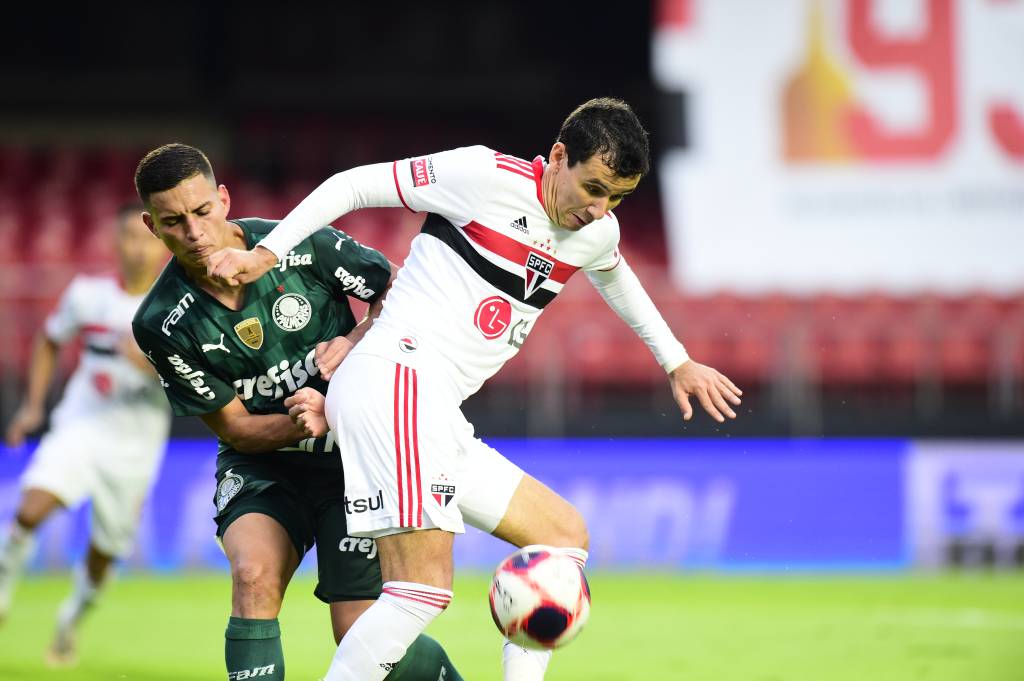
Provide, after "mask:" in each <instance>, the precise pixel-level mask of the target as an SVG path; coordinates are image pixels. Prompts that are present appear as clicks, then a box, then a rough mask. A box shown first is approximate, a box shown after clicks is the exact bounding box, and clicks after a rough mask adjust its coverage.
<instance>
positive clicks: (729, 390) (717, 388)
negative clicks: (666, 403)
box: [668, 359, 743, 423]
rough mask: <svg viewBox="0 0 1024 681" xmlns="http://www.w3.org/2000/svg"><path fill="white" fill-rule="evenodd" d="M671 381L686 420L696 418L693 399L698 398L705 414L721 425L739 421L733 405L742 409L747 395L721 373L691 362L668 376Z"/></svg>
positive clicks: (674, 394)
mask: <svg viewBox="0 0 1024 681" xmlns="http://www.w3.org/2000/svg"><path fill="white" fill-rule="evenodd" d="M668 380H669V383H670V384H671V386H672V396H673V397H675V398H676V403H677V404H679V409H680V410H681V411H682V412H683V420H685V421H689V420H690V419H691V418H693V407H692V406H690V395H693V396H694V397H696V398H697V401H698V402H700V406H702V407H704V411H706V412H707V413H709V414H711V417H712V418H713V419H715V420H716V421H718V422H719V423H724V422H725V417H726V416H728V417H729V418H731V419H734V418H736V412H734V411H733V410H732V408H731V407H730V406H729V403H732V404H733V405H735V406H739V404H740V395H742V394H743V391H742V390H740V389H739V388H737V387H736V385H735V384H734V383H733V382H732V381H730V380H729V379H728V377H726V376H725V375H724V374H721V373H719V372H718V371H717V370H715V369H713V368H711V367H709V366H706V365H704V364H698V363H697V362H695V361H693V360H692V359H690V360H687V361H686V362H683V363H682V364H680V365H679V366H678V367H676V368H675V369H674V370H673V371H672V373H670V374H669V375H668ZM723 415H724V416H723Z"/></svg>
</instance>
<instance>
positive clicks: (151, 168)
mask: <svg viewBox="0 0 1024 681" xmlns="http://www.w3.org/2000/svg"><path fill="white" fill-rule="evenodd" d="M198 174H202V175H203V177H205V178H206V179H208V180H210V181H211V182H216V180H215V179H214V177H213V167H212V166H211V165H210V159H208V158H206V154H204V153H203V152H201V151H199V150H198V149H196V148H195V147H190V146H188V145H187V144H165V145H163V146H162V147H157V148H156V149H154V150H153V151H151V152H149V153H148V154H146V155H145V156H143V157H142V160H141V161H139V167H138V168H136V169H135V191H136V192H138V194H139V198H140V199H142V202H143V203H147V204H148V203H149V197H150V196H151V195H153V194H156V193H157V192H163V191H167V190H168V189H173V188H174V187H176V186H178V184H179V183H181V182H183V181H185V180H187V179H189V178H190V177H194V176H195V175H198Z"/></svg>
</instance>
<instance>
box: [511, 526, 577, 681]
mask: <svg viewBox="0 0 1024 681" xmlns="http://www.w3.org/2000/svg"><path fill="white" fill-rule="evenodd" d="M532 548H540V549H549V548H551V547H548V546H536V547H535V546H524V547H523V550H529V549H532ZM555 550H556V551H558V552H559V553H563V554H565V555H567V556H569V557H570V558H572V559H573V560H574V561H576V563H577V564H578V565H579V566H580V568H582V567H583V566H584V565H586V564H587V557H588V555H589V554H588V553H587V552H586V551H585V550H583V549H574V548H556V549H555ZM550 661H551V651H550V650H529V649H527V648H524V647H522V646H520V645H516V644H515V643H512V642H511V641H505V645H504V647H503V648H502V650H501V664H502V668H503V669H504V674H505V676H504V679H505V681H542V680H543V679H544V674H545V672H547V669H548V663H549V662H550Z"/></svg>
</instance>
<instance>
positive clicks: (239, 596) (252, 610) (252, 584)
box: [231, 558, 284, 617]
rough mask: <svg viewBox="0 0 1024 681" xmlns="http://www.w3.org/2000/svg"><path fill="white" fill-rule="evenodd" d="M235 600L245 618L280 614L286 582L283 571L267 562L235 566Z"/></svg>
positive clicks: (237, 562)
mask: <svg viewBox="0 0 1024 681" xmlns="http://www.w3.org/2000/svg"><path fill="white" fill-rule="evenodd" d="M231 586H232V594H233V599H232V600H233V601H234V603H235V606H236V609H237V610H239V611H240V614H241V616H242V617H251V616H254V615H265V614H266V613H267V612H268V611H273V612H274V614H275V615H276V612H277V610H279V609H280V607H281V599H282V596H283V593H284V581H283V580H282V578H281V575H280V572H279V571H278V570H275V569H273V568H272V567H271V566H269V565H267V564H266V563H265V562H263V561H259V560H249V559H245V558H243V559H240V560H238V561H236V562H235V563H234V564H232V566H231Z"/></svg>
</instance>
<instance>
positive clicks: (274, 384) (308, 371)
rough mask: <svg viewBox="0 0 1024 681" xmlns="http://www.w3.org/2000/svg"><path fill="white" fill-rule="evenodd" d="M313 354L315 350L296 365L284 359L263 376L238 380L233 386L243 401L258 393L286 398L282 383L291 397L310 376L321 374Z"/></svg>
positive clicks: (274, 397) (276, 397) (275, 397)
mask: <svg viewBox="0 0 1024 681" xmlns="http://www.w3.org/2000/svg"><path fill="white" fill-rule="evenodd" d="M313 352H314V351H313V350H310V351H309V352H308V353H307V354H306V356H305V358H303V359H300V360H298V361H296V362H294V363H292V362H290V361H289V360H287V359H282V360H281V361H280V362H279V363H277V364H275V365H274V366H272V367H270V368H269V369H267V370H266V372H265V373H264V374H263V375H262V376H253V377H252V378H240V379H238V380H236V381H235V382H234V383H233V384H232V385H234V387H235V394H237V395H238V397H239V399H241V400H242V401H245V400H251V399H252V398H253V396H255V394H256V393H259V394H260V395H263V396H264V397H270V398H273V399H278V398H280V397H284V388H282V387H281V383H282V382H284V384H285V387H287V388H288V394H289V395H290V394H292V393H294V392H295V391H296V390H298V389H299V388H301V387H302V386H304V385H306V382H307V381H309V377H310V376H316V375H317V374H319V373H320V368H319V367H318V366H317V365H316V362H315V361H314V360H313Z"/></svg>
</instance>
